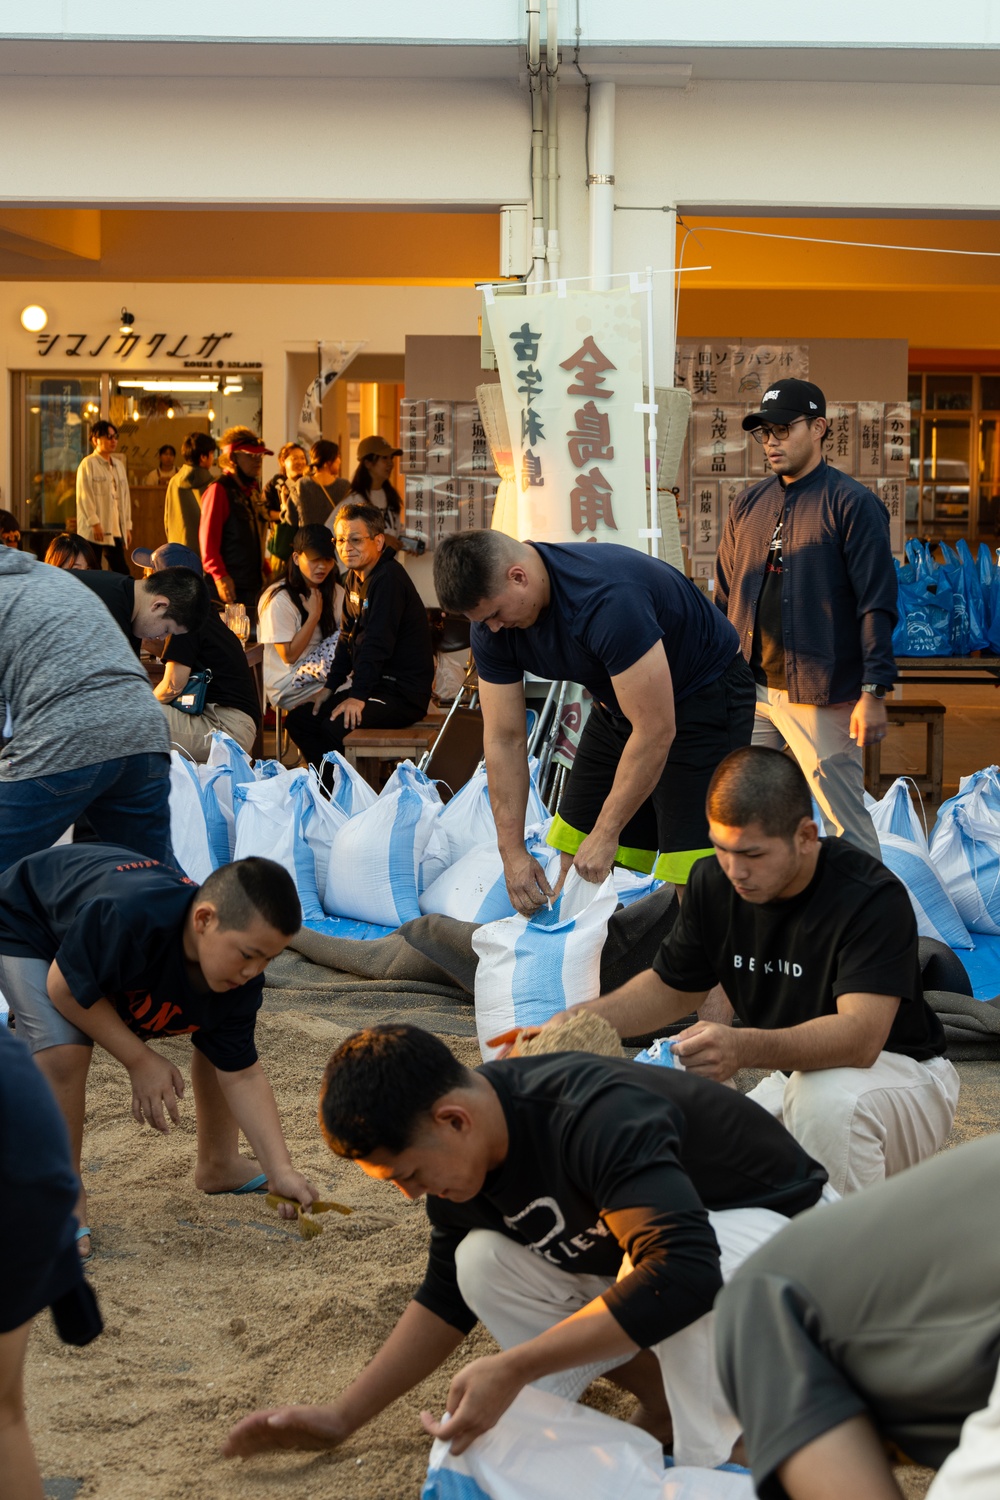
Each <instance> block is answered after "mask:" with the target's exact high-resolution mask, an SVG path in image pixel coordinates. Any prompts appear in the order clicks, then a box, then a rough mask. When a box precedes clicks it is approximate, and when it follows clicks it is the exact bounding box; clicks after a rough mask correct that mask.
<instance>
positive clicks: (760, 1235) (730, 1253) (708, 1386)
mask: <svg viewBox="0 0 1000 1500" xmlns="http://www.w3.org/2000/svg"><path fill="white" fill-rule="evenodd" d="M544 1201H546V1202H550V1201H551V1200H544ZM555 1211H557V1210H554V1212H555ZM708 1217H709V1221H710V1223H711V1225H712V1228H713V1230H714V1231H715V1237H716V1239H717V1240H718V1242H719V1250H720V1252H721V1269H722V1275H723V1278H724V1279H725V1280H726V1281H728V1280H729V1278H730V1276H732V1275H733V1273H734V1272H735V1271H736V1269H737V1267H738V1266H740V1265H742V1264H743V1262H744V1261H745V1260H746V1259H747V1257H748V1256H750V1255H752V1254H753V1252H754V1251H755V1250H758V1249H759V1248H760V1246H761V1245H764V1244H766V1243H767V1241H768V1240H769V1239H770V1238H771V1236H772V1235H774V1234H777V1233H778V1231H779V1230H780V1229H783V1228H784V1227H785V1225H787V1223H788V1220H787V1219H786V1218H785V1217H784V1216H783V1215H782V1214H778V1213H774V1212H773V1211H772V1210H771V1209H769V1208H735V1209H725V1210H723V1211H721V1212H719V1213H710V1214H709V1216H708ZM455 1268H456V1271H457V1273H458V1285H459V1289H460V1291H461V1293H462V1297H463V1299H464V1300H465V1303H466V1305H467V1306H468V1307H470V1308H471V1309H472V1311H473V1312H474V1313H475V1314H476V1317H477V1318H478V1319H479V1321H480V1322H481V1323H483V1324H484V1325H485V1326H486V1327H487V1328H488V1329H489V1331H490V1333H492V1335H493V1337H494V1338H495V1339H496V1341H497V1343H498V1344H499V1345H500V1347H501V1348H502V1349H511V1348H514V1347H515V1346H516V1345H518V1344H524V1343H526V1342H527V1341H528V1339H532V1338H535V1337H536V1336H537V1335H538V1334H540V1333H544V1332H545V1330H546V1329H547V1328H552V1327H554V1326H555V1324H556V1323H561V1322H562V1321H563V1319H564V1318H568V1317H571V1316H572V1314H573V1313H575V1312H577V1311H578V1310H579V1309H580V1308H581V1307H585V1306H586V1305H587V1303H588V1302H593V1301H594V1300H595V1298H597V1297H600V1295H601V1294H602V1292H605V1291H607V1289H608V1287H609V1286H611V1285H612V1284H613V1281H612V1278H611V1277H605V1276H575V1275H573V1273H572V1272H569V1271H561V1270H560V1269H559V1267H558V1266H553V1265H551V1264H550V1263H549V1261H547V1260H545V1258H544V1257H543V1256H541V1255H537V1254H536V1253H535V1252H534V1251H533V1250H530V1249H529V1248H528V1247H527V1245H519V1244H518V1243H517V1242H516V1241H515V1240H510V1239H508V1238H507V1236H506V1235H503V1234H498V1233H496V1232H495V1231H494V1230H492V1229H473V1230H470V1232H469V1233H468V1234H467V1235H466V1236H465V1238H464V1239H463V1240H462V1242H461V1243H460V1244H459V1246H458V1249H457V1250H456V1252H455ZM631 1270H632V1266H631V1263H630V1262H629V1260H628V1257H627V1256H626V1257H625V1259H624V1261H623V1263H622V1268H621V1270H620V1272H619V1274H618V1280H619V1281H620V1280H621V1279H622V1277H623V1276H626V1275H628V1274H629V1272H630V1271H631ZM651 1352H652V1353H653V1354H654V1355H655V1356H656V1359H657V1361H658V1362H659V1366H660V1371H661V1374H662V1376H663V1389H664V1391H665V1393H666V1397H667V1402H668V1404H669V1406H670V1414H671V1417H672V1418H673V1424H674V1458H675V1459H676V1461H677V1462H678V1463H679V1464H693V1465H695V1466H697V1467H698V1468H705V1469H711V1468H714V1467H715V1465H716V1464H721V1463H725V1462H726V1460H727V1459H728V1458H729V1455H730V1453H731V1452H732V1448H733V1444H734V1443H735V1442H736V1439H737V1438H738V1437H739V1435H740V1424H739V1422H738V1421H737V1419H736V1418H735V1417H734V1416H733V1414H732V1411H731V1410H730V1408H729V1405H728V1403H727V1401H726V1398H725V1396H724V1395H723V1394H722V1386H721V1385H720V1383H719V1377H718V1375H717V1374H716V1369H715V1314H714V1313H706V1314H705V1315H704V1317H701V1318H698V1319H697V1321H696V1322H694V1323H692V1324H690V1325H689V1326H688V1327H687V1328H682V1329H681V1330H680V1332H679V1333H675V1334H674V1335H673V1337H672V1338H668V1339H664V1340H663V1342H662V1343H659V1344H654V1345H653V1347H652V1350H651ZM630 1358H631V1356H630V1355H626V1356H625V1357H624V1358H622V1359H608V1360H604V1361H601V1362H597V1363H594V1364H588V1365H581V1366H578V1367H577V1368H576V1369H572V1370H560V1371H559V1372H558V1373H557V1374H555V1375H546V1376H544V1377H543V1379H541V1380H538V1381H536V1382H535V1384H537V1385H539V1386H540V1387H541V1388H542V1390H546V1391H554V1392H555V1394H556V1395H557V1396H564V1397H565V1398H566V1399H567V1400H568V1401H578V1400H579V1399H580V1397H581V1396H582V1395H583V1393H584V1391H585V1390H586V1389H587V1387H588V1385H590V1383H591V1381H593V1380H596V1379H597V1377H598V1376H599V1375H603V1374H604V1373H605V1372H606V1371H607V1370H613V1369H614V1368H615V1366H616V1365H621V1364H626V1363H627V1362H628V1360H629V1359H630Z"/></svg>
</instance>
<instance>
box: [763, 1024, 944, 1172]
mask: <svg viewBox="0 0 1000 1500" xmlns="http://www.w3.org/2000/svg"><path fill="white" fill-rule="evenodd" d="M958 1088H959V1079H958V1074H957V1073H956V1072H955V1069H954V1068H953V1067H952V1065H951V1063H950V1062H949V1061H948V1059H947V1058H946V1057H932V1058H931V1059H930V1061H929V1062H914V1060H913V1058H912V1057H901V1056H900V1055H899V1053H897V1052H880V1053H879V1055H878V1057H877V1058H876V1060H875V1062H874V1063H873V1064H872V1066H871V1067H870V1068H824V1069H820V1070H817V1071H816V1072H814V1073H792V1074H790V1075H789V1074H786V1073H769V1074H768V1076H767V1077H766V1078H765V1079H763V1081H762V1082H761V1083H758V1085H757V1087H756V1088H755V1089H751V1091H750V1093H749V1094H748V1095H747V1098H748V1099H753V1100H755V1101H756V1102H757V1103H758V1104H760V1105H762V1106H763V1107H764V1109H766V1110H767V1112H768V1113H769V1114H772V1115H774V1117H775V1118H776V1119H778V1120H781V1122H782V1123H783V1125H784V1126H785V1128H786V1129H787V1130H789V1131H791V1133H792V1135H794V1137H795V1139H796V1140H797V1141H798V1143H799V1145H800V1146H802V1147H803V1149H804V1150H806V1151H808V1153H809V1155H810V1156H811V1157H813V1159H814V1160H815V1161H818V1162H821V1163H822V1165H823V1166H824V1167H825V1168H826V1170H827V1172H828V1173H829V1174H830V1185H831V1186H832V1187H834V1188H836V1190H837V1192H838V1193H853V1192H856V1191H857V1190H858V1189H859V1188H863V1187H868V1186H869V1185H870V1184H871V1183H873V1182H881V1181H882V1180H883V1178H885V1177H891V1176H892V1175H893V1174H894V1173H895V1172H902V1171H903V1169H904V1167H914V1166H916V1164H917V1162H920V1161H924V1160H925V1159H926V1158H927V1157H928V1156H933V1155H934V1154H935V1152H937V1151H940V1150H941V1148H942V1146H943V1145H944V1143H945V1141H946V1140H947V1139H948V1133H949V1131H950V1130H951V1126H952V1121H953V1120H954V1118H955V1106H956V1105H957V1104H958Z"/></svg>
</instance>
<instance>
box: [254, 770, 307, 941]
mask: <svg viewBox="0 0 1000 1500" xmlns="http://www.w3.org/2000/svg"><path fill="white" fill-rule="evenodd" d="M233 797H234V801H235V805H236V850H235V858H236V859H246V858H248V857H249V856H250V855H254V854H256V855H262V856H263V857H264V858H265V859H273V860H275V861H276V862H277V863H278V864H279V865H284V867H285V869H286V870H287V871H288V873H289V875H291V877H292V879H293V880H294V881H295V889H296V890H297V891H298V893H299V901H300V902H301V903H302V914H303V918H306V917H308V918H309V920H310V921H313V920H317V919H322V918H323V916H324V915H325V913H324V911H323V907H322V904H321V902H320V897H319V891H318V889H317V886H316V859H315V856H314V854H313V851H312V849H311V848H310V846H309V843H308V841H307V839H306V837H305V823H306V821H307V819H308V818H310V817H311V816H312V815H313V802H312V794H311V792H310V787H309V776H308V774H307V772H305V771H285V772H283V774H282V775H280V776H272V777H269V778H268V779H267V780H266V781H252V782H249V783H246V782H244V784H243V785H242V786H238V787H236V788H235V789H234V792H233Z"/></svg>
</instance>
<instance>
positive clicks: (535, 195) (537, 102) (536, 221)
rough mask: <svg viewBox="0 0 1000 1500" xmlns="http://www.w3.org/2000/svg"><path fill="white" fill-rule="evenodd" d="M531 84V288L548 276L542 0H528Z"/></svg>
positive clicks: (527, 55) (528, 63) (528, 47)
mask: <svg viewBox="0 0 1000 1500" xmlns="http://www.w3.org/2000/svg"><path fill="white" fill-rule="evenodd" d="M526 10H527V17H528V44H527V49H526V54H525V56H526V61H527V66H528V88H529V90H530V92H531V270H530V271H529V272H528V289H529V291H530V290H531V288H532V287H533V286H534V285H535V284H536V283H537V282H540V281H544V280H545V205H544V198H543V194H544V188H545V164H544V151H545V124H544V96H543V89H542V38H541V21H542V17H541V0H527V4H526Z"/></svg>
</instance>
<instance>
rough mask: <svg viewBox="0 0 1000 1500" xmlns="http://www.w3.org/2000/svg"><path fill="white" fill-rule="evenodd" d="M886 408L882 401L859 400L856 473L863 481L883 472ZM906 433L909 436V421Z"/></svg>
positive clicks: (865, 481)
mask: <svg viewBox="0 0 1000 1500" xmlns="http://www.w3.org/2000/svg"><path fill="white" fill-rule="evenodd" d="M883 415H884V408H883V406H882V403H881V402H880V401H859V402H858V457H857V467H856V469H855V473H856V474H857V476H858V478H859V479H860V480H861V481H862V483H867V482H868V480H869V479H872V478H874V477H876V476H877V475H879V474H881V473H882V419H883ZM906 435H907V438H909V435H910V424H909V421H907V424H906Z"/></svg>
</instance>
